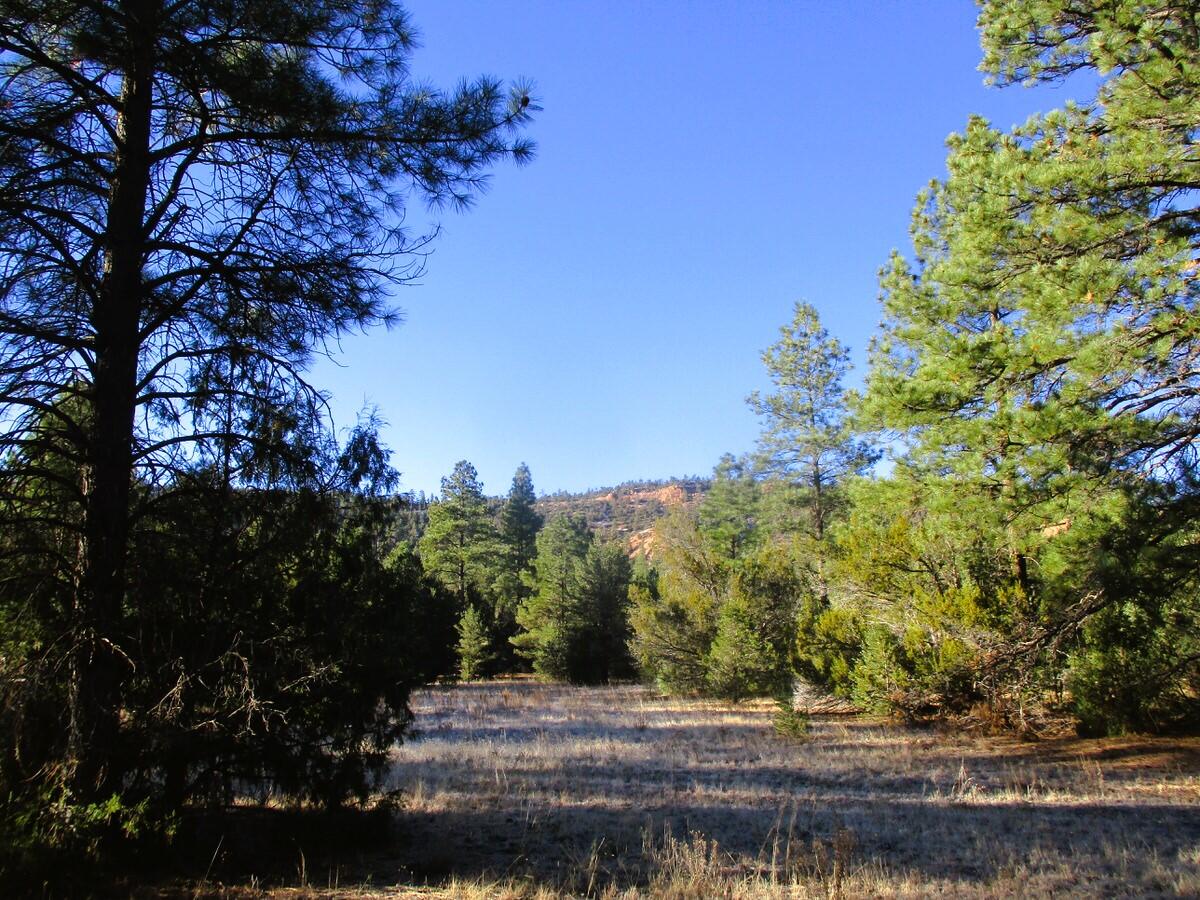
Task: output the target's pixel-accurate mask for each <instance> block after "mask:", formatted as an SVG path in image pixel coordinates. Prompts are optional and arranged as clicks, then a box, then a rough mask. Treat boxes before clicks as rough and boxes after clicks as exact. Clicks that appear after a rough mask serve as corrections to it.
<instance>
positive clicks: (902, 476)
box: [634, 0, 1200, 732]
mask: <svg viewBox="0 0 1200 900" xmlns="http://www.w3.org/2000/svg"><path fill="white" fill-rule="evenodd" d="M980 24H981V30H982V38H983V44H984V48H985V54H986V55H985V68H986V69H987V70H988V71H989V72H990V73H991V74H992V75H993V76H994V77H995V78H996V79H997V80H998V81H1000V82H1010V81H1015V80H1032V81H1037V80H1043V79H1054V78H1059V77H1065V76H1067V75H1069V74H1070V73H1072V72H1074V71H1077V70H1090V71H1092V72H1094V73H1095V74H1097V75H1099V82H1098V83H1099V88H1098V91H1097V93H1096V96H1095V98H1094V100H1093V101H1092V102H1090V103H1086V104H1075V105H1069V106H1067V107H1066V108H1064V109H1061V110H1055V111H1053V112H1050V113H1047V114H1045V115H1042V116H1037V117H1034V118H1033V119H1032V120H1030V121H1029V122H1028V123H1026V124H1025V125H1024V126H1022V127H1020V128H1018V129H1016V130H1015V131H1014V132H1012V133H1008V134H1006V133H1003V132H1001V131H999V130H997V129H994V128H992V127H990V126H989V125H988V124H987V123H986V122H983V121H982V120H978V119H974V120H972V121H971V122H970V123H969V124H968V126H967V129H966V131H965V132H964V133H963V134H961V135H956V136H953V137H952V138H951V140H950V156H949V160H948V170H949V175H948V177H947V178H946V179H945V180H944V181H941V182H935V183H933V184H932V185H931V187H930V188H929V189H928V191H926V192H925V193H924V194H923V195H922V197H921V199H920V201H919V205H918V208H917V211H916V213H915V214H914V220H913V257H912V258H911V259H906V258H904V257H902V256H900V255H899V254H897V255H896V256H894V257H893V259H892V261H891V263H890V264H889V265H888V267H887V268H886V269H885V271H884V273H883V276H882V288H883V291H882V297H883V306H884V318H883V323H882V327H881V331H880V334H879V336H878V337H877V339H876V340H875V342H874V344H873V347H872V352H871V370H870V372H869V374H868V378H867V390H866V393H865V395H864V396H863V397H861V398H857V399H856V410H855V422H854V423H853V426H854V428H855V429H856V430H857V432H859V433H860V434H861V433H863V432H867V433H875V434H879V435H881V436H882V437H883V438H884V439H885V440H886V442H887V444H888V445H889V446H890V449H891V452H892V456H893V464H892V467H891V470H890V473H889V474H888V475H887V476H886V477H875V478H859V477H855V476H856V475H857V474H858V473H861V472H862V471H863V470H864V467H865V466H866V464H867V463H869V461H870V454H869V453H867V452H866V451H865V450H864V448H863V444H862V443H861V441H860V437H859V435H858V434H856V433H855V431H853V430H852V423H851V420H850V418H849V416H848V409H847V405H848V404H847V399H846V398H844V397H843V396H842V394H841V389H840V381H841V377H842V375H843V374H844V372H845V365H846V353H845V349H844V348H843V347H842V346H841V345H840V344H839V343H838V342H837V341H836V340H835V339H832V338H830V337H829V336H828V335H827V334H826V333H825V331H824V329H822V328H821V327H820V323H819V322H818V321H817V318H816V313H815V311H813V310H812V308H811V307H808V306H806V305H804V304H798V305H797V307H796V310H795V318H794V320H793V322H792V323H791V324H790V325H789V326H787V327H785V328H784V329H783V334H782V337H781V340H780V341H779V342H778V343H777V344H775V345H774V346H772V347H771V348H770V349H769V350H768V351H767V352H766V353H765V354H764V357H763V358H764V362H765V363H766V364H767V366H768V369H769V371H770V373H771V376H772V380H773V381H774V383H775V385H776V392H775V393H773V394H771V395H768V396H765V397H764V396H760V395H757V394H756V395H752V397H751V403H752V405H753V406H754V407H755V409H756V410H757V411H758V412H759V413H760V414H761V415H762V416H763V418H764V433H763V437H762V441H761V453H760V457H759V460H758V462H759V465H758V471H757V472H756V473H755V477H756V478H757V480H758V481H757V484H756V485H755V486H752V485H751V484H750V483H747V484H745V485H744V486H743V487H741V488H739V489H738V491H736V492H735V490H734V487H735V486H736V485H737V482H736V481H733V480H730V479H729V477H728V475H729V471H730V470H729V463H728V462H726V463H723V466H724V468H725V472H726V475H725V478H724V479H723V478H722V477H721V476H720V473H719V476H718V479H717V482H716V483H715V485H714V489H713V492H712V494H711V495H710V500H715V499H716V498H717V497H718V495H721V496H723V497H724V498H725V500H724V502H725V503H726V504H728V506H729V510H728V512H717V511H716V510H710V509H709V508H708V502H706V504H705V506H702V507H701V509H700V515H699V517H698V519H696V520H693V521H690V522H689V521H686V520H683V519H680V518H676V519H675V520H674V521H672V522H670V523H669V524H667V525H665V526H664V527H663V529H662V530H661V533H660V537H661V539H662V542H663V544H664V550H663V553H662V556H661V559H660V560H659V565H660V573H659V575H660V577H659V579H658V591H657V595H652V594H651V592H640V593H638V594H637V605H636V609H635V613H634V623H635V628H636V630H637V639H636V641H635V647H636V648H637V650H638V654H639V658H640V659H641V660H642V662H643V665H644V666H646V667H647V669H648V670H649V671H650V672H652V673H653V674H655V675H657V677H658V678H659V680H660V682H662V683H664V684H665V685H666V686H668V687H672V688H675V689H680V690H704V691H710V692H717V693H724V694H727V695H733V696H736V695H737V693H738V692H740V691H745V692H754V693H766V692H768V691H769V684H768V683H767V680H763V679H762V673H765V672H767V671H769V669H770V667H769V665H768V664H766V663H765V662H764V660H766V659H768V658H769V657H770V654H764V649H765V647H766V645H767V644H768V643H769V641H767V637H768V635H769V634H770V626H767V625H765V624H763V623H764V619H763V617H762V616H761V615H760V616H759V617H757V618H755V617H753V616H752V615H750V614H749V612H748V608H747V606H746V601H747V598H753V599H754V600H755V601H756V602H757V603H758V604H760V605H762V606H763V607H769V608H772V609H775V610H777V611H779V613H780V614H781V615H786V614H788V613H787V611H791V613H792V614H794V615H795V619H794V620H793V621H792V622H790V623H789V626H788V627H789V628H790V629H791V632H792V633H793V634H794V636H795V641H796V644H795V652H794V654H793V658H792V660H791V663H792V666H793V668H794V670H795V672H796V674H797V675H799V676H800V677H801V678H802V679H804V680H807V681H809V682H812V683H814V684H817V685H820V686H823V687H824V688H826V689H827V690H829V691H832V692H834V693H836V694H840V695H842V696H843V697H846V698H849V699H852V700H853V701H854V702H855V703H856V704H857V705H858V706H860V707H862V708H867V709H874V710H881V711H898V712H902V713H904V714H906V715H911V716H928V715H971V716H975V717H980V716H982V717H984V718H985V719H987V721H989V722H990V723H996V724H1003V725H1010V726H1017V727H1035V728H1036V727H1038V724H1039V723H1040V722H1041V721H1043V720H1044V719H1045V717H1046V716H1047V715H1055V714H1071V715H1073V716H1074V717H1075V719H1076V722H1077V723H1078V725H1079V727H1080V728H1081V729H1082V730H1085V731H1089V732H1104V731H1122V730H1127V729H1139V730H1140V729H1148V730H1161V729H1165V728H1172V727H1185V726H1195V725H1196V724H1198V723H1200V655H1198V653H1197V650H1198V649H1200V645H1198V644H1197V641H1198V637H1197V635H1198V633H1200V632H1198V629H1197V624H1198V622H1200V606H1197V603H1196V597H1197V587H1198V585H1197V574H1196V573H1197V572H1198V571H1200V567H1198V566H1197V561H1198V559H1197V557H1198V553H1200V540H1198V538H1200V522H1198V520H1197V512H1198V511H1200V480H1198V478H1197V475H1198V474H1200V473H1198V472H1197V469H1196V466H1197V454H1196V443H1197V438H1198V437H1200V374H1198V372H1200V370H1198V368H1197V366H1196V361H1197V359H1200V341H1198V338H1200V316H1198V314H1197V313H1198V310H1197V300H1198V299H1200V279H1198V277H1197V273H1198V272H1200V220H1198V211H1197V207H1196V197H1197V188H1200V179H1198V178H1197V175H1196V163H1197V160H1196V154H1195V147H1196V139H1197V137H1198V129H1200V115H1198V114H1197V110H1198V109H1200V77H1198V75H1200V22H1198V21H1197V16H1196V12H1195V10H1194V9H1192V8H1191V7H1190V6H1189V5H1187V4H1184V5H1182V6H1180V5H1175V4H1166V3H1164V4H1143V3H1132V2H1117V3H1112V4H1075V3H1068V2H1065V0H1044V2H1016V0H991V2H984V3H983V4H982V12H981V16H980ZM852 399H854V398H852ZM755 489H757V491H758V496H759V497H760V500H759V501H758V502H759V506H758V509H757V512H756V513H754V514H750V513H748V512H747V511H746V510H745V509H740V508H739V507H738V504H737V502H736V498H738V497H741V498H745V499H744V500H743V501H742V503H743V506H746V509H749V508H750V507H749V506H748V501H749V499H750V498H752V497H754V496H755V495H754V490H755ZM785 547H786V548H787V553H789V554H790V562H789V563H784V564H783V565H781V566H779V567H778V568H777V569H771V568H768V569H767V570H766V571H768V572H770V571H778V572H779V573H780V574H781V575H783V574H787V573H788V566H789V565H790V567H791V569H790V574H791V576H792V577H793V578H794V579H795V584H796V589H794V590H790V591H789V590H786V589H783V585H784V584H786V581H784V580H776V579H772V578H767V579H766V580H765V581H764V580H762V579H761V578H759V579H752V581H751V584H752V585H753V587H752V589H751V590H749V591H748V592H747V591H740V590H739V584H740V583H741V579H744V578H746V576H747V569H748V562H749V559H750V558H752V556H748V555H747V554H746V551H744V550H743V549H742V548H748V550H749V553H750V554H753V553H758V554H760V555H762V554H768V556H769V557H770V558H783V555H784V552H785V551H784V548H785ZM772 592H774V593H775V595H776V596H775V599H773V600H769V599H768V598H769V597H770V596H771V594H772Z"/></svg>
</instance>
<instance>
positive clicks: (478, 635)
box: [457, 604, 493, 681]
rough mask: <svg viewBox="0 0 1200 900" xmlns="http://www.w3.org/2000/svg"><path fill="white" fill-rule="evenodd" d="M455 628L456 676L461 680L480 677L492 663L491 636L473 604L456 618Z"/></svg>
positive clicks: (471, 679)
mask: <svg viewBox="0 0 1200 900" xmlns="http://www.w3.org/2000/svg"><path fill="white" fill-rule="evenodd" d="M457 630H458V676H459V678H461V679H462V680H463V681H473V680H475V679H477V678H481V677H482V676H483V675H485V674H486V673H487V670H488V667H489V666H490V665H491V663H492V659H493V656H492V637H491V634H489V633H488V628H487V625H485V624H484V621H483V617H482V616H480V615H479V610H478V609H477V608H476V607H475V606H474V605H473V604H470V605H468V606H467V610H466V612H464V613H463V614H462V617H461V618H460V619H459V620H458V626H457Z"/></svg>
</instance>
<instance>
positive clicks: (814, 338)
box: [747, 303, 876, 542]
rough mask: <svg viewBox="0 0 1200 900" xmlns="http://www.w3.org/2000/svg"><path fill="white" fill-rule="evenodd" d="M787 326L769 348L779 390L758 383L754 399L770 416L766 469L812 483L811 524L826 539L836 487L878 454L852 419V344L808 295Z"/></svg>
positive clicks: (805, 486) (808, 486)
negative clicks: (859, 436)
mask: <svg viewBox="0 0 1200 900" xmlns="http://www.w3.org/2000/svg"><path fill="white" fill-rule="evenodd" d="M779 331H780V338H779V340H778V341H776V342H775V343H774V344H772V345H771V346H770V347H768V348H767V349H766V350H765V351H764V352H763V355H762V360H763V363H764V364H765V365H766V367H767V371H768V372H769V373H770V376H771V381H772V382H774V384H775V387H776V390H775V392H774V393H771V394H767V395H765V396H764V395H762V394H760V393H759V392H757V391H755V392H754V393H752V394H751V395H750V396H749V398H747V402H748V403H749V404H750V406H751V408H752V409H754V411H755V412H756V413H758V415H759V416H760V417H762V419H763V432H762V435H761V436H760V437H759V451H760V458H761V461H762V466H763V468H764V470H765V471H766V472H768V473H770V474H772V475H775V476H778V477H780V478H783V479H785V480H787V481H789V482H792V483H794V484H796V485H797V486H799V487H800V488H801V489H802V490H803V491H804V493H805V505H806V506H807V507H808V509H809V523H810V525H809V530H810V532H811V534H812V536H813V537H814V538H815V539H816V540H817V541H818V542H821V541H824V539H825V530H826V528H827V527H828V525H829V524H830V521H831V515H832V513H833V503H834V498H833V497H832V496H831V494H832V491H833V489H834V488H835V487H836V486H837V485H838V484H839V483H840V482H841V480H842V479H844V478H845V477H846V476H848V475H854V474H858V473H860V472H862V471H864V470H865V469H867V468H868V467H869V466H870V465H871V463H873V462H874V460H875V458H876V455H875V454H874V453H872V452H871V450H870V449H869V448H868V447H867V446H865V445H864V444H863V443H862V442H860V441H858V440H856V439H855V437H854V434H853V432H852V430H851V428H850V424H849V422H848V416H847V409H846V398H845V394H844V390H843V388H842V379H843V378H844V377H845V375H846V373H847V372H848V371H849V369H850V352H849V350H848V349H847V348H846V347H845V345H843V344H842V343H841V341H839V340H838V339H837V338H835V337H832V336H830V334H829V332H828V331H827V330H826V329H825V328H824V327H822V325H821V321H820V318H819V317H818V315H817V311H816V309H815V308H814V307H812V306H810V305H809V304H807V303H797V304H796V306H795V314H794V316H793V318H792V321H791V322H790V323H789V324H788V325H785V326H783V327H782V328H780V330H779Z"/></svg>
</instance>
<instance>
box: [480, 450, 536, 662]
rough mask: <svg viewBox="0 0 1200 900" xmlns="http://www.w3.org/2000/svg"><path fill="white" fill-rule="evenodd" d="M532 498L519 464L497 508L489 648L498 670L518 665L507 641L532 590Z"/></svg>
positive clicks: (528, 479)
mask: <svg viewBox="0 0 1200 900" xmlns="http://www.w3.org/2000/svg"><path fill="white" fill-rule="evenodd" d="M536 499H537V498H536V495H535V494H534V491H533V476H532V475H531V474H530V472H529V467H528V466H527V465H525V463H521V465H519V466H518V467H517V471H516V473H514V475H513V480H512V487H511V488H509V491H508V497H507V498H506V500H505V502H504V506H503V507H502V508H501V510H500V528H499V536H500V542H501V545H502V548H503V549H502V553H501V554H500V555H499V556H498V558H497V574H496V576H495V579H494V581H493V583H492V590H491V593H492V596H493V602H494V612H493V616H492V619H493V621H492V633H493V647H494V650H495V653H496V655H497V657H498V659H499V665H500V668H501V669H502V670H504V669H510V668H513V667H514V666H516V665H517V664H518V661H517V660H516V659H514V657H513V645H512V643H511V639H512V638H513V637H514V636H515V635H516V634H517V609H518V608H519V607H520V605H521V604H522V603H523V602H524V601H525V599H526V598H527V597H529V595H530V594H531V593H532V592H533V574H534V570H533V561H534V559H535V558H536V556H537V535H538V531H540V530H541V527H542V517H541V515H540V514H539V513H538V512H537V510H536V509H535V508H534V503H535V501H536Z"/></svg>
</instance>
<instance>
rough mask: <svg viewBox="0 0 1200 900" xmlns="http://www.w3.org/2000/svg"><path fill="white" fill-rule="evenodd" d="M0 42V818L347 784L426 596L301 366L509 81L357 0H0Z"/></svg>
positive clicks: (391, 688)
mask: <svg viewBox="0 0 1200 900" xmlns="http://www.w3.org/2000/svg"><path fill="white" fill-rule="evenodd" d="M0 45H2V46H3V48H4V53H3V55H2V57H0V72H2V75H3V78H2V81H3V94H4V96H3V103H0V261H2V263H3V265H2V268H3V273H4V275H3V278H2V279H0V423H2V424H0V453H2V459H0V525H2V527H0V535H2V537H0V551H2V555H0V625H2V626H3V632H2V633H0V644H2V647H3V649H2V651H0V684H2V685H3V689H2V696H3V702H2V705H0V717H2V718H3V720H4V722H3V724H4V727H3V728H2V729H0V734H2V737H0V797H5V798H7V800H6V806H5V808H4V818H5V824H4V826H3V828H2V829H0V830H3V832H4V833H5V834H8V833H10V828H9V823H13V822H17V823H19V824H18V825H16V826H13V828H15V830H16V831H17V832H19V833H21V834H22V835H24V836H25V837H26V838H28V839H29V840H31V841H35V842H36V841H37V840H39V839H40V840H43V841H45V842H58V843H61V844H66V843H69V842H70V841H71V840H73V839H78V840H79V841H81V842H82V843H87V842H88V841H89V840H90V838H88V837H86V836H85V835H83V832H85V831H88V830H90V829H94V830H100V831H104V830H105V829H108V830H110V831H114V832H119V831H120V830H121V827H122V822H123V823H124V825H125V826H128V828H129V829H133V828H134V827H135V823H136V822H142V823H143V824H144V823H145V822H146V821H149V819H150V818H153V817H155V816H158V815H160V814H162V815H169V814H170V813H171V812H172V810H174V809H176V808H178V806H179V805H180V804H181V803H185V802H199V801H202V800H203V801H216V802H227V801H228V800H229V799H230V797H231V796H232V794H233V792H234V791H235V790H236V791H238V792H246V793H250V794H263V793H267V792H273V793H276V794H278V795H280V796H289V797H292V798H308V799H314V800H318V801H321V802H323V803H327V804H332V803H336V802H339V801H340V800H342V799H343V798H345V797H347V796H355V795H362V794H363V793H364V792H365V790H366V788H367V787H368V786H369V784H370V781H371V777H370V776H371V774H372V773H373V772H376V771H377V770H378V767H379V765H380V764H381V762H382V760H383V758H384V754H385V753H386V750H387V748H388V747H389V746H390V745H391V743H392V742H393V741H394V740H395V739H396V738H397V737H398V736H399V735H400V733H401V732H402V731H403V728H404V726H405V724H406V722H407V718H408V713H407V710H406V707H405V698H406V697H407V693H408V690H409V689H410V687H411V686H412V685H413V684H415V683H418V682H419V681H421V680H423V679H424V678H426V677H429V676H430V675H431V674H432V673H433V672H434V670H436V669H438V668H440V664H438V663H436V662H435V659H434V658H435V657H436V656H437V655H438V653H439V652H440V651H439V650H438V649H437V647H438V645H439V644H444V642H445V641H444V637H439V638H437V641H436V642H435V641H434V640H433V638H432V637H431V635H433V634H434V633H435V632H438V631H439V629H441V625H440V624H439V623H441V622H442V621H443V619H444V618H445V617H444V616H443V615H442V613H441V611H439V610H438V609H437V607H438V605H439V603H440V599H439V596H438V591H437V589H436V588H435V587H434V586H432V584H431V583H430V582H428V581H427V580H426V579H425V577H424V575H423V574H422V573H421V570H420V569H419V568H417V567H415V566H414V565H412V564H411V563H412V560H411V558H406V557H404V556H403V555H401V556H394V557H392V556H389V550H390V548H389V547H388V545H387V543H386V540H385V535H386V534H388V533H391V532H392V531H394V530H395V527H396V523H395V522H386V521H385V518H386V517H385V516H384V513H383V507H384V506H386V504H379V503H377V502H376V500H375V495H377V494H382V493H386V492H387V491H390V490H391V489H392V487H393V485H394V473H391V471H390V469H388V468H387V466H386V457H385V455H384V454H383V453H382V451H380V450H379V448H378V447H377V445H376V444H375V440H374V433H375V428H374V427H373V425H372V424H371V423H369V422H368V423H366V424H365V426H364V427H362V428H360V429H358V430H356V431H355V432H354V433H352V434H351V435H350V436H349V438H348V440H347V441H346V442H345V443H344V445H341V446H339V443H338V442H337V441H336V440H334V438H333V436H332V433H331V429H330V427H329V423H328V422H327V421H326V418H325V412H326V400H325V397H324V396H323V395H322V394H321V393H320V392H319V391H318V390H317V389H316V388H314V387H313V386H312V385H310V384H309V383H308V382H307V380H306V377H305V371H306V367H307V366H308V364H309V363H310V362H311V360H312V358H313V356H314V355H315V354H318V353H321V352H323V350H324V349H325V348H326V347H328V346H329V345H330V343H331V342H335V341H336V339H337V338H338V337H339V336H341V335H344V334H346V333H347V332H349V331H352V330H357V329H362V328H366V327H368V326H371V325H374V324H381V323H382V324H386V323H389V322H391V321H394V318H395V315H394V311H393V310H391V309H390V308H389V306H388V303H387V292H388V290H389V289H390V288H391V287H392V286H393V285H395V284H397V283H400V282H403V281H404V280H405V279H407V278H408V277H410V276H412V275H413V274H415V273H416V272H418V271H419V270H420V264H421V260H422V259H423V255H421V254H420V253H418V252H415V251H417V250H419V249H420V248H421V247H423V241H422V238H420V237H419V236H418V237H413V236H410V235H409V234H408V233H407V232H406V230H405V226H404V219H405V212H406V204H407V203H408V202H409V200H410V199H411V198H414V197H416V198H420V199H421V200H425V201H428V202H430V203H432V204H439V203H451V204H456V205H466V204H468V203H469V202H470V201H471V199H472V197H473V196H474V195H475V193H476V191H477V189H478V188H479V187H480V185H481V182H483V181H484V180H485V179H486V172H487V169H488V168H489V166H490V165H491V164H493V163H495V162H497V161H499V160H502V159H505V158H508V159H514V160H517V161H521V160H524V159H527V158H529V156H530V149H531V148H530V145H529V143H528V142H527V140H526V139H525V138H523V137H522V136H521V135H520V133H519V132H520V129H521V127H522V126H523V124H524V123H525V122H526V121H527V120H528V117H529V113H530V111H531V108H532V107H531V103H530V99H529V97H528V95H527V94H526V92H525V91H524V90H523V89H521V88H517V89H514V90H511V91H509V90H505V89H504V88H503V87H502V86H501V85H500V84H498V83H497V82H495V81H492V80H490V79H479V80H476V81H472V82H464V83H463V84H461V85H460V86H459V87H458V88H456V89H454V90H452V91H450V92H442V91H439V90H437V89H435V88H433V87H431V86H430V85H429V84H427V83H425V82H423V81H419V80H416V79H414V78H413V77H412V75H411V74H410V69H409V57H410V53H411V50H412V47H413V40H412V30H411V27H410V24H409V22H408V21H407V17H406V16H405V14H404V13H403V11H402V10H401V9H400V8H399V7H398V6H396V5H395V4H393V3H391V2H387V0H363V2H347V3H338V4H328V3H321V2H310V3H278V2H270V0H255V2H236V0H233V2H194V3H193V2H189V3H177V4H162V3H158V2H151V0H134V2H127V3H99V4H76V3H64V2H57V0H46V2H33V3H25V2H4V3H0ZM385 559H388V560H389V564H385V563H384V562H383V560H385ZM390 563H394V565H392V564H390ZM450 623H451V625H452V623H453V619H452V618H451V619H450ZM426 626H429V628H428V629H427V628H426ZM435 626H436V627H435ZM430 629H432V630H430ZM13 843H15V842H13ZM7 845H8V844H7V842H6V846H7Z"/></svg>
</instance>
